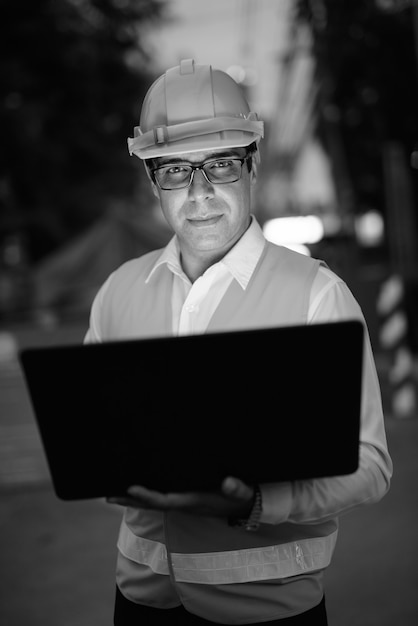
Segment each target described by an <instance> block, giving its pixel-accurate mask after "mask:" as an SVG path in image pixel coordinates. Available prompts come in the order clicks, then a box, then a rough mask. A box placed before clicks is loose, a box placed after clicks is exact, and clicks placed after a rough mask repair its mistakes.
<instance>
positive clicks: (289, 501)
mask: <svg viewBox="0 0 418 626" xmlns="http://www.w3.org/2000/svg"><path fill="white" fill-rule="evenodd" d="M262 135H263V124H262V122H260V121H259V120H258V119H257V116H256V115H255V114H254V113H252V112H250V110H249V107H248V104H247V102H246V101H245V99H244V97H243V95H242V93H241V91H240V89H239V87H238V86H237V85H236V83H235V82H234V81H233V80H232V79H231V78H230V77H229V76H228V75H227V74H225V73H223V72H220V71H216V70H212V68H211V67H210V66H200V65H195V63H194V62H193V61H192V60H185V61H182V62H181V63H180V65H179V66H178V67H175V68H172V69H170V70H168V71H167V72H166V73H165V75H163V76H162V77H160V78H159V79H158V80H157V81H156V82H155V83H154V84H153V85H152V86H151V87H150V89H149V91H148V93H147V95H146V97H145V100H144V103H143V106H142V112H141V119H140V126H139V127H137V128H136V129H135V138H134V139H129V140H128V143H129V150H130V153H131V154H135V155H136V156H137V157H139V158H140V159H142V160H143V161H144V163H145V167H146V171H147V173H148V176H149V178H150V182H151V185H152V189H153V192H154V194H155V196H156V197H157V198H158V200H159V202H160V204H161V209H162V211H163V214H164V216H165V218H166V220H167V222H168V223H169V225H170V226H171V227H172V229H173V231H174V233H175V236H174V238H173V239H172V240H171V241H170V242H169V244H168V245H167V247H166V248H165V249H163V250H157V251H153V252H151V253H149V254H147V255H145V256H143V257H141V258H139V259H135V260H132V261H130V262H128V263H126V264H124V265H123V266H122V267H121V268H119V269H118V270H117V271H116V272H114V273H113V274H112V275H111V276H110V277H109V279H108V280H107V281H106V283H105V284H104V286H103V287H102V289H101V290H100V292H99V294H98V295H97V297H96V299H95V302H94V304H93V307H92V313H91V322H90V329H89V332H88V335H87V338H86V340H87V341H106V340H109V339H128V338H140V337H147V336H157V335H164V334H173V335H183V334H190V333H205V332H211V331H214V330H229V331H231V330H235V329H243V328H256V327H263V326H264V327H266V326H272V325H283V324H305V323H308V324H313V323H317V322H328V321H336V320H343V319H350V318H351V319H352V318H358V319H363V316H362V313H361V310H360V308H359V306H358V304H357V303H356V301H355V300H354V298H353V296H352V295H351V293H350V292H349V290H348V288H347V286H346V285H345V284H344V283H343V282H342V281H341V280H340V279H339V278H338V277H337V276H336V275H335V274H334V273H333V272H331V271H330V270H329V269H328V268H326V267H325V266H324V265H323V264H321V263H320V262H319V261H316V260H314V259H311V258H309V257H305V256H303V255H299V254H297V253H294V252H291V251H289V250H287V249H286V248H282V247H279V246H274V245H273V244H271V243H267V242H266V240H265V238H264V236H263V234H262V231H261V229H260V227H259V225H258V224H257V221H256V220H255V218H254V217H253V216H252V213H251V211H252V190H253V189H254V185H255V183H256V180H257V169H258V163H259V157H258V143H259V141H260V139H261V137H262ZM162 385H163V382H162ZM205 385H207V386H208V387H209V385H210V381H202V387H203V390H204V389H205ZM324 386H325V392H326V381H325V380H324ZM302 391H303V390H302ZM208 392H210V388H209V389H208ZM242 393H244V390H242ZM179 394H180V396H181V402H183V403H184V404H185V405H187V373H186V372H185V388H184V389H182V390H179ZM220 402H222V399H221V398H220ZM336 411H338V407H336ZM268 438H269V434H268V433H266V441H267V440H268ZM278 445H279V444H278ZM278 453H279V452H278ZM295 453H297V451H295ZM191 471H193V469H192V468H191ZM391 471H392V468H391V460H390V457H389V454H388V451H387V445H386V438H385V431H384V423H383V415H382V406H381V398H380V391H379V385H378V381H377V376H376V370H375V366H374V362H373V357H372V353H371V348H370V342H369V339H368V337H367V336H366V339H365V352H364V368H363V396H362V416H361V446H360V463H359V469H358V471H357V472H355V473H354V474H352V475H349V476H343V477H334V478H324V479H317V480H310V481H296V482H293V483H278V484H262V485H257V486H253V485H246V484H244V483H243V482H242V481H240V480H238V479H237V478H235V477H233V476H226V477H225V480H224V481H223V483H222V485H221V486H220V489H219V492H218V493H158V492H155V491H152V490H148V489H146V488H144V487H143V486H140V485H133V486H132V487H131V488H130V489H129V490H128V493H127V494H126V496H125V497H117V498H109V501H110V502H115V503H118V504H122V505H124V506H126V511H125V514H124V518H123V521H122V524H121V530H120V536H119V541H118V563H117V595H116V604H115V624H117V625H119V626H120V625H127V624H132V625H133V624H140V623H144V624H154V623H158V624H162V623H173V622H174V621H175V620H178V621H179V623H183V624H189V623H190V624H201V623H202V624H203V623H207V622H215V623H220V624H258V623H263V624H264V623H277V624H282V625H284V624H287V623H289V624H293V625H294V626H297V625H298V624H299V625H302V624H316V625H317V624H326V623H327V617H326V610H325V603H324V590H323V574H324V570H325V569H326V567H327V566H328V564H329V563H330V560H331V555H332V552H333V549H334V546H335V541H336V534H337V516H338V515H339V514H341V513H344V512H346V511H349V510H351V509H353V508H355V507H358V506H361V505H363V504H365V503H371V502H376V501H377V500H379V499H380V498H381V497H382V496H383V495H384V494H385V492H386V491H387V489H388V487H389V482H390V477H391ZM141 620H142V622H141Z"/></svg>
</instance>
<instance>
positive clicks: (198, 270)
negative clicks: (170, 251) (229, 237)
mask: <svg viewBox="0 0 418 626" xmlns="http://www.w3.org/2000/svg"><path fill="white" fill-rule="evenodd" d="M224 256H225V254H223V253H222V254H217V255H215V254H208V255H207V257H202V256H199V257H195V256H193V255H189V254H187V253H183V252H181V253H180V263H181V266H182V268H183V271H184V273H185V274H186V276H187V278H188V279H189V280H190V282H192V283H194V282H195V280H197V279H198V278H199V277H200V276H202V275H203V274H204V273H205V272H206V270H207V269H209V267H211V266H212V265H214V264H215V263H217V262H218V261H220V260H221V259H223V257H224Z"/></svg>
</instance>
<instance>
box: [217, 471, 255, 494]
mask: <svg viewBox="0 0 418 626" xmlns="http://www.w3.org/2000/svg"><path fill="white" fill-rule="evenodd" d="M221 489H222V493H224V494H225V495H226V496H229V497H232V498H236V499H237V500H250V499H251V498H252V497H253V495H254V489H253V488H252V487H249V486H248V485H246V484H245V483H243V482H242V480H240V479H239V478H234V477H233V476H228V477H227V478H225V480H224V481H223V482H222V486H221Z"/></svg>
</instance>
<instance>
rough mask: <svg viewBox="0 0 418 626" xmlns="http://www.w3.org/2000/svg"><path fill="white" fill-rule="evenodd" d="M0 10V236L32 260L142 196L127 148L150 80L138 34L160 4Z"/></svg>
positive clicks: (42, 0)
mask: <svg viewBox="0 0 418 626" xmlns="http://www.w3.org/2000/svg"><path fill="white" fill-rule="evenodd" d="M0 10H1V16H0V72H1V77H2V80H1V87H0V96H1V97H0V100H1V105H0V107H1V108H0V134H1V138H2V140H1V153H0V211H1V221H0V228H1V232H0V236H5V235H7V234H10V232H13V231H19V232H20V233H23V234H24V235H25V236H26V238H27V240H28V244H29V245H28V247H29V252H30V256H31V258H32V260H37V259H38V258H40V257H42V256H43V255H45V254H46V253H48V252H50V251H51V250H52V249H53V248H55V247H57V246H59V245H60V244H61V243H63V242H65V241H66V240H67V239H68V238H70V237H72V236H73V235H75V234H77V233H78V232H80V231H81V230H83V229H84V228H85V227H87V226H88V225H89V224H91V223H92V221H93V220H95V219H97V217H98V216H99V215H101V214H102V213H103V212H104V211H105V210H106V208H107V207H108V206H109V205H110V204H112V202H114V201H115V200H116V199H117V200H119V201H120V200H121V199H122V200H126V201H127V202H129V201H132V199H133V198H134V196H138V194H139V193H140V191H141V190H140V189H138V186H140V185H141V180H143V179H141V177H140V174H139V173H138V172H139V170H140V169H141V168H139V167H138V162H137V160H136V159H130V158H129V155H128V152H127V147H126V138H127V137H128V136H130V135H132V132H133V130H132V129H133V126H134V125H136V124H137V122H138V118H139V111H140V103H141V100H142V98H143V95H144V93H145V91H146V89H147V88H148V86H149V84H150V81H151V80H152V79H153V78H154V77H153V68H152V62H151V59H150V56H149V53H148V52H147V49H146V45H145V43H144V41H143V37H142V34H143V33H144V29H146V28H149V25H150V24H156V23H158V21H159V20H162V19H164V15H165V11H164V10H165V2H163V0H19V1H17V2H16V0H0ZM141 173H142V170H141Z"/></svg>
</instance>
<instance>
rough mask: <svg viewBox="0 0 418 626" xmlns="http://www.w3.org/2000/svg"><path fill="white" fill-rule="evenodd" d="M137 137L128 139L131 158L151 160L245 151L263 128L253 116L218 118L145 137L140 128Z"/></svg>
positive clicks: (166, 128) (159, 129)
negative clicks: (220, 151)
mask: <svg viewBox="0 0 418 626" xmlns="http://www.w3.org/2000/svg"><path fill="white" fill-rule="evenodd" d="M135 135H136V136H135V137H133V138H132V137H129V138H128V150H129V154H130V155H131V156H132V154H135V156H137V157H138V158H140V159H152V158H158V157H161V156H170V155H175V154H184V153H188V152H199V151H202V150H217V149H226V148H239V147H246V146H249V145H250V144H251V143H253V142H258V141H259V140H260V139H261V138H262V137H263V135H264V124H263V122H261V121H259V120H257V116H256V115H255V114H251V113H250V114H249V116H248V117H236V118H231V117H218V118H212V119H208V120H196V121H192V122H186V123H182V124H175V125H171V126H157V127H155V128H153V129H152V130H149V131H147V132H145V133H142V132H141V129H140V127H139V126H137V127H136V128H135Z"/></svg>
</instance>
